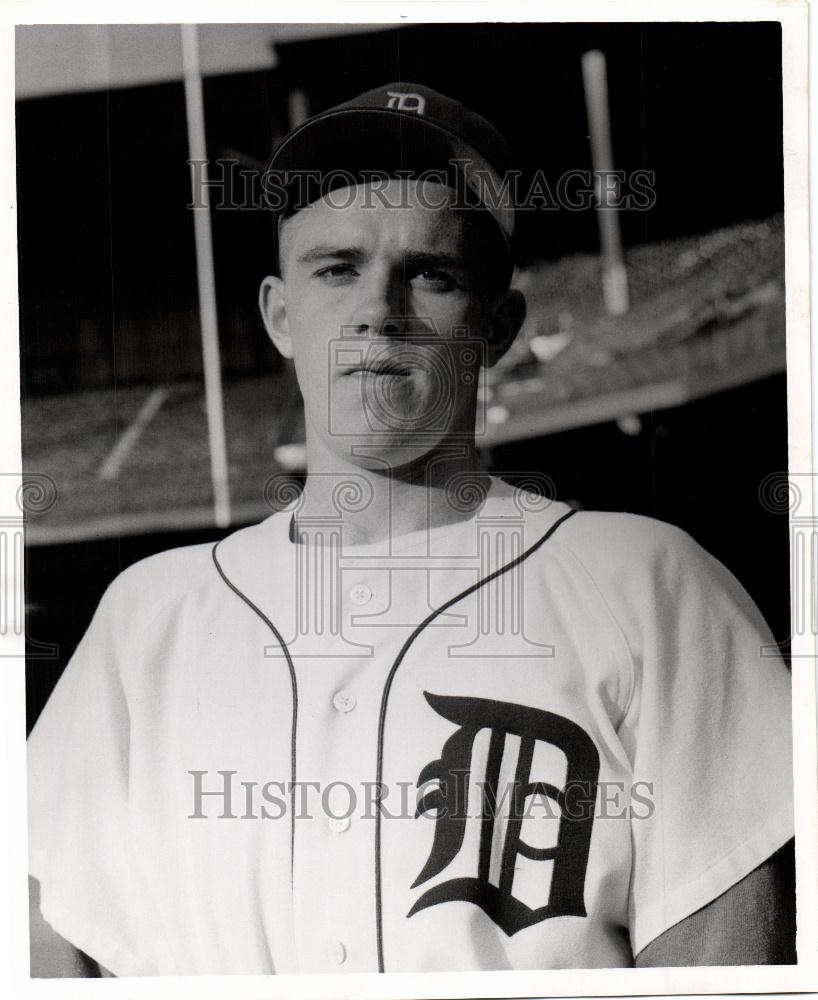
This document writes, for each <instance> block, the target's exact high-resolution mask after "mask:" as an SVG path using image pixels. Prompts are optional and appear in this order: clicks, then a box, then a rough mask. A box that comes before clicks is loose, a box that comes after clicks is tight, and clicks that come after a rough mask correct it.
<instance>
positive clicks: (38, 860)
mask: <svg viewBox="0 0 818 1000" xmlns="http://www.w3.org/2000/svg"><path fill="white" fill-rule="evenodd" d="M115 590H116V584H114V585H113V587H112V588H109V591H108V592H107V593H106V595H105V597H103V600H102V602H101V604H100V606H99V608H98V609H97V612H96V615H95V616H94V619H93V621H92V623H91V625H90V627H89V629H88V631H87V632H86V634H85V636H84V637H83V639H82V641H81V643H80V645H79V646H78V647H77V650H76V652H75V654H74V656H73V658H72V659H71V662H70V663H69V665H68V667H67V668H66V670H65V671H64V673H63V675H62V677H61V678H60V680H59V682H58V684H57V686H56V688H55V689H54V692H53V694H52V696H51V698H50V699H49V701H48V703H47V704H46V706H45V708H44V709H43V712H42V714H41V716H40V718H39V719H38V721H37V723H36V725H35V726H34V729H33V731H32V733H31V736H30V737H29V742H28V820H29V862H30V872H31V874H32V875H33V876H34V877H35V878H36V879H37V880H38V881H39V883H40V888H41V910H42V914H43V917H44V918H45V920H46V921H47V922H48V923H49V924H51V926H52V927H53V928H54V929H55V930H56V931H57V933H59V934H60V935H62V936H63V937H64V938H66V940H68V941H70V942H71V943H72V944H74V945H75V946H76V947H78V948H80V949H81V950H82V951H84V952H85V953H86V954H88V955H90V956H91V957H92V958H93V959H95V960H97V961H98V962H100V963H101V964H102V965H103V966H105V967H106V968H107V969H109V970H110V971H111V972H113V973H114V974H115V975H136V974H139V973H140V971H142V970H141V968H140V963H139V960H138V957H137V956H139V954H140V950H141V945H140V940H141V939H142V938H143V935H144V929H143V928H142V927H141V926H140V914H139V907H138V906H137V905H134V904H135V901H138V900H139V898H140V891H139V884H138V874H137V870H136V867H135V865H134V863H133V857H132V852H131V848H130V842H129V824H128V763H129V717H128V708H127V704H126V700H125V696H124V693H123V688H122V684H121V679H120V663H119V656H120V652H119V650H120V648H121V646H122V640H123V637H122V635H118V634H117V633H118V632H119V631H120V630H119V629H118V627H117V624H116V618H117V615H116V609H115V605H116V603H117V602H116V597H115V595H114V594H113V593H112V591H115Z"/></svg>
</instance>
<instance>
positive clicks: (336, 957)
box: [330, 941, 347, 965]
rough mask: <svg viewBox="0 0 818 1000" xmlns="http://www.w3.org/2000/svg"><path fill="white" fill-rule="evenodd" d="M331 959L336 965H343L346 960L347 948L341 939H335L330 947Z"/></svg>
mask: <svg viewBox="0 0 818 1000" xmlns="http://www.w3.org/2000/svg"><path fill="white" fill-rule="evenodd" d="M330 954H331V955H332V960H333V962H335V964H336V965H343V964H344V962H346V960H347V950H346V946H345V945H344V942H343V941H336V942H335V943H334V944H333V946H332V947H331V948H330Z"/></svg>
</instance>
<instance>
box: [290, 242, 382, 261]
mask: <svg viewBox="0 0 818 1000" xmlns="http://www.w3.org/2000/svg"><path fill="white" fill-rule="evenodd" d="M365 256H366V254H365V252H364V248H363V247H356V246H351V247H345V246H333V245H332V244H329V243H321V244H319V245H318V246H315V247H311V248H310V249H309V250H305V251H304V253H302V254H301V255H300V256H299V257H297V258H296V260H297V261H298V263H299V264H314V263H315V262H316V261H319V260H362V259H363V258H364V257H365Z"/></svg>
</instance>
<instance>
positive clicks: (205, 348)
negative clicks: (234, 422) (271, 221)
mask: <svg viewBox="0 0 818 1000" xmlns="http://www.w3.org/2000/svg"><path fill="white" fill-rule="evenodd" d="M181 30H182V65H183V68H184V78H185V107H186V110H187V132H188V149H189V153H190V159H191V161H198V162H200V163H202V164H203V167H202V172H201V175H200V176H201V180H202V187H203V191H208V190H209V188H208V185H207V175H208V163H207V144H206V142H205V123H204V101H203V99H202V75H201V70H200V68H199V40H198V35H197V31H198V29H197V26H196V25H195V24H183V25H181ZM191 176H193V175H192V174H191ZM193 194H194V197H193V199H192V203H194V204H195V203H196V202H197V200H198V199H197V198H196V194H197V192H195V191H194V192H193ZM193 232H194V236H195V240H196V276H197V280H198V285H199V316H200V321H201V327H202V358H203V363H204V382H205V408H206V410H207V434H208V443H209V445H210V475H211V479H212V482H213V515H214V518H215V521H216V524H217V525H218V526H219V527H220V528H224V527H227V525H229V524H230V486H229V482H228V476H227V445H226V439H225V431H224V400H223V397H222V373H221V364H220V360H219V327H218V319H217V313H216V275H215V269H214V266H213V233H212V230H211V225H210V204H209V202H208V204H206V205H204V206H202V207H197V208H194V209H193Z"/></svg>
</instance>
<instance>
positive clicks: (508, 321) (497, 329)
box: [486, 288, 526, 368]
mask: <svg viewBox="0 0 818 1000" xmlns="http://www.w3.org/2000/svg"><path fill="white" fill-rule="evenodd" d="M525 314H526V306H525V297H524V296H523V293H522V292H520V291H518V289H516V288H510V289H509V290H508V291H507V292H506V293H505V295H503V297H502V298H501V299H500V301H499V302H498V303H497V305H496V307H495V309H494V313H493V314H492V317H491V337H490V339H489V342H488V345H487V353H486V367H487V368H491V367H493V366H494V365H496V364H497V362H498V361H499V360H500V358H502V356H503V355H504V354H505V353H506V351H507V350H508V349H509V347H511V345H512V344H513V343H514V338H515V337H516V336H517V334H518V333H519V332H520V327H521V326H522V325H523V321H524V320H525Z"/></svg>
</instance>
